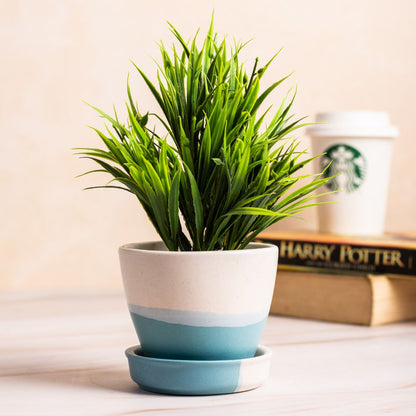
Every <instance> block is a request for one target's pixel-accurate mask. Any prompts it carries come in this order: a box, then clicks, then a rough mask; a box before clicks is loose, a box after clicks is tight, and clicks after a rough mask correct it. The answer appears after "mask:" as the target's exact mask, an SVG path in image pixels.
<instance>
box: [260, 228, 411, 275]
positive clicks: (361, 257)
mask: <svg viewBox="0 0 416 416" xmlns="http://www.w3.org/2000/svg"><path fill="white" fill-rule="evenodd" d="M256 241H259V242H265V243H271V244H275V245H277V246H278V247H279V267H280V266H282V269H284V268H286V269H287V270H289V269H291V270H309V271H337V272H341V271H344V272H357V273H365V274H367V273H371V274H388V275H402V276H409V277H410V276H415V278H416V249H409V248H399V247H384V246H383V247H376V246H372V245H366V244H360V245H358V244H343V243H324V242H311V241H302V240H288V239H278V238H268V237H261V236H260V238H257V240H256Z"/></svg>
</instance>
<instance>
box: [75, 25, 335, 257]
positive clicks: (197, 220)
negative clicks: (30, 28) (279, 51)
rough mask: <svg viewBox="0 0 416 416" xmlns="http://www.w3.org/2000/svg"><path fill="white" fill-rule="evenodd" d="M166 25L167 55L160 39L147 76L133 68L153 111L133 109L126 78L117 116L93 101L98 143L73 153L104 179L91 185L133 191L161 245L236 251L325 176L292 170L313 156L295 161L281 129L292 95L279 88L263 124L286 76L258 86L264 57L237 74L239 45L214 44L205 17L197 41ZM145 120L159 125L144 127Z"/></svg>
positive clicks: (291, 142) (293, 146) (288, 124)
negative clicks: (106, 178)
mask: <svg viewBox="0 0 416 416" xmlns="http://www.w3.org/2000/svg"><path fill="white" fill-rule="evenodd" d="M170 29H171V31H172V33H173V35H174V37H175V39H176V41H177V46H174V47H173V48H172V50H171V51H170V52H169V51H168V50H167V49H166V48H165V47H164V45H163V44H161V45H160V52H161V57H162V62H161V65H160V66H158V71H157V82H155V83H152V82H151V81H150V79H149V78H148V76H147V75H145V74H144V73H143V71H142V70H141V69H140V68H139V67H137V66H136V65H135V67H136V69H137V71H138V74H140V76H141V77H142V79H143V80H144V82H145V84H146V85H147V87H148V88H149V89H150V91H151V93H152V94H153V96H154V98H155V99H156V101H157V103H158V105H159V107H160V109H161V113H160V114H153V113H145V112H143V111H141V110H139V107H138V106H137V105H136V104H135V101H134V100H133V97H132V93H131V90H130V86H129V82H128V81H127V96H128V102H127V103H126V105H127V113H128V120H127V122H126V123H122V122H120V120H119V118H118V116H117V113H116V112H115V114H114V116H110V115H108V114H106V113H104V112H103V111H101V110H99V109H97V108H95V107H94V108H95V110H96V111H98V113H99V114H100V115H101V116H102V117H104V118H105V119H106V120H107V122H109V126H108V125H106V128H105V131H100V130H97V129H95V130H96V132H97V134H98V136H99V137H100V138H101V140H102V142H103V144H104V145H105V149H98V148H82V149H78V150H79V152H78V154H80V155H82V157H86V158H89V159H92V160H93V161H95V162H96V163H97V164H98V165H99V166H100V168H99V169H97V170H94V171H89V172H87V173H91V172H97V171H102V172H107V173H109V174H110V175H111V176H112V181H110V183H108V184H107V185H104V186H98V187H93V188H101V187H104V188H120V189H123V190H126V191H128V192H131V193H132V194H134V195H135V196H136V197H137V198H138V200H139V202H140V203H141V205H142V207H143V208H144V210H145V211H146V213H147V215H148V217H149V219H150V221H151V222H152V224H153V225H154V227H155V229H156V230H157V232H158V234H159V235H160V237H161V238H162V240H163V241H164V243H165V244H166V246H167V248H168V249H169V250H174V251H176V250H183V251H189V250H195V251H200V250H233V249H243V248H245V247H246V246H247V244H248V243H249V242H250V241H252V240H253V239H254V238H255V237H256V236H257V235H258V233H260V232H261V231H263V230H264V229H266V228H267V227H269V226H270V225H272V224H273V223H275V222H277V221H280V220H282V219H284V218H286V217H290V216H293V215H296V214H298V213H300V212H302V211H303V210H305V209H306V208H309V207H311V206H314V205H317V202H314V201H313V200H314V199H315V198H316V197H317V196H316V195H315V194H314V191H315V190H316V189H317V188H319V187H320V186H321V185H323V184H324V183H325V182H326V181H327V180H328V179H327V178H324V177H323V176H322V175H299V176H296V175H295V174H296V173H297V172H298V171H299V170H300V169H301V168H302V167H304V166H305V165H306V164H308V163H309V162H310V161H311V160H312V159H313V158H308V159H306V160H305V159H303V157H304V154H305V153H306V152H305V151H299V150H298V145H299V142H298V141H297V140H296V139H294V138H293V137H292V136H291V134H292V133H293V132H294V131H295V130H297V129H299V128H300V127H303V126H304V125H305V124H303V123H302V120H303V118H300V119H296V118H294V116H293V115H292V114H290V111H291V107H292V104H293V100H294V97H295V95H296V94H293V95H292V97H290V96H289V94H288V95H286V97H285V98H284V99H283V100H282V102H281V103H280V105H279V107H278V108H277V110H275V113H274V115H273V117H272V119H271V121H270V122H269V123H268V125H267V126H265V123H264V117H265V115H266V113H267V112H268V111H269V110H270V108H268V109H266V110H264V111H261V105H262V104H263V102H264V100H265V99H266V97H268V96H269V94H270V93H271V92H272V91H273V90H274V89H275V88H276V87H278V86H279V85H280V84H281V83H282V82H283V81H284V80H285V79H286V78H287V77H284V78H282V79H280V80H278V81H276V82H275V83H273V84H272V85H270V86H268V87H267V88H266V89H264V90H263V91H262V92H261V91H260V81H261V79H262V76H263V74H264V73H265V71H266V70H267V69H268V67H269V65H270V64H271V62H272V61H273V59H274V57H273V58H272V60H270V61H269V62H267V63H266V65H264V66H262V67H259V66H258V59H256V60H255V62H254V65H253V68H252V70H251V71H250V73H249V74H247V73H246V71H245V69H244V66H243V64H241V63H240V61H239V55H240V52H241V49H242V48H243V47H244V45H236V44H234V45H233V46H232V47H231V48H230V47H229V46H228V45H227V42H226V40H225V39H224V40H221V41H219V40H218V36H217V35H216V34H215V33H214V30H213V22H211V25H210V28H209V31H208V33H207V36H206V38H205V39H204V41H203V43H202V46H201V47H200V48H198V46H197V36H195V37H194V39H193V40H192V42H190V43H187V42H185V41H184V40H183V38H182V36H181V35H180V34H179V33H178V31H177V30H176V29H175V28H174V27H173V26H171V25H170ZM152 117H155V118H157V119H158V120H159V124H160V125H161V126H163V130H164V129H166V132H164V133H163V134H160V133H156V132H155V131H154V130H153V129H151V128H149V127H148V126H149V120H150V119H151V118H152ZM299 181H303V182H302V184H301V185H299V184H298V182H299ZM115 182H117V184H115ZM296 184H297V185H296ZM295 185H296V186H295Z"/></svg>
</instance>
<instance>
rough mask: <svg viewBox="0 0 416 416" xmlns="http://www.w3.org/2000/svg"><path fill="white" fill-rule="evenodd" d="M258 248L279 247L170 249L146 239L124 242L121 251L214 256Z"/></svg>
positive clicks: (161, 242) (269, 249)
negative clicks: (137, 241) (198, 249)
mask: <svg viewBox="0 0 416 416" xmlns="http://www.w3.org/2000/svg"><path fill="white" fill-rule="evenodd" d="M257 250H261V251H264V250H268V251H275V250H278V247H277V246H276V245H274V244H269V243H249V245H248V246H247V247H246V248H244V249H239V250H210V251H170V250H168V249H167V248H166V246H165V245H164V243H163V241H160V240H158V241H146V242H141V243H128V244H123V245H122V246H121V247H120V248H119V251H125V252H140V253H149V254H150V253H152V254H159V255H167V256H169V255H171V256H172V255H173V256H196V255H200V256H214V255H219V254H220V253H221V254H220V255H223V256H227V255H236V254H238V253H245V254H247V253H249V252H255V251H257Z"/></svg>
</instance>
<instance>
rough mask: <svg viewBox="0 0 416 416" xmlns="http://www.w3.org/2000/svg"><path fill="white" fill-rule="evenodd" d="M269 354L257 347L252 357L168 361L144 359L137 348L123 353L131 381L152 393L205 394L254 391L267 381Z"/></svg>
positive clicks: (270, 353)
mask: <svg viewBox="0 0 416 416" xmlns="http://www.w3.org/2000/svg"><path fill="white" fill-rule="evenodd" d="M271 355H272V352H271V350H270V349H269V348H267V347H265V346H262V345H259V347H258V348H257V351H256V354H255V355H254V357H252V358H244V359H241V360H218V361H196V360H168V359H161V358H152V357H146V356H145V355H143V354H142V350H141V348H140V346H139V345H136V346H133V347H130V348H128V349H127V350H126V356H127V359H128V361H129V367H130V376H131V378H132V379H133V380H134V381H135V382H136V383H137V384H138V385H139V386H140V387H141V388H142V389H143V390H147V391H152V392H156V393H164V394H178V395H207V394H226V393H236V392H240V391H246V390H251V389H254V388H256V387H258V386H260V385H261V384H263V382H264V381H265V380H266V379H267V377H268V375H269V371H270V361H271Z"/></svg>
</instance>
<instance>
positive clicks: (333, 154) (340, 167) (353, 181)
mask: <svg viewBox="0 0 416 416" xmlns="http://www.w3.org/2000/svg"><path fill="white" fill-rule="evenodd" d="M325 153H326V154H325V155H323V156H322V157H321V168H322V169H324V168H325V167H327V166H328V164H329V163H330V162H332V163H331V165H330V166H329V168H328V169H327V170H326V171H325V172H324V175H325V177H329V176H333V175H337V174H338V176H336V177H335V178H332V179H330V180H329V181H328V182H327V183H326V186H327V187H328V188H329V189H330V190H331V191H338V190H340V191H346V192H353V191H355V190H356V189H358V188H359V187H360V186H361V184H362V183H363V181H364V178H365V170H366V160H365V159H364V156H363V155H362V154H361V153H360V152H359V151H358V150H357V149H355V148H354V147H352V146H349V145H347V144H336V145H334V146H331V147H329V148H328V149H326V151H325Z"/></svg>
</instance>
